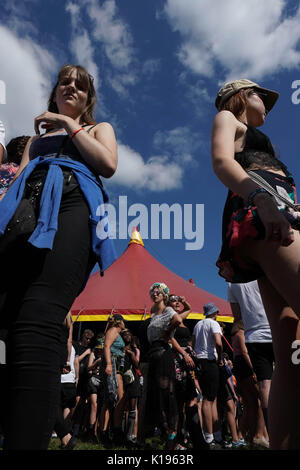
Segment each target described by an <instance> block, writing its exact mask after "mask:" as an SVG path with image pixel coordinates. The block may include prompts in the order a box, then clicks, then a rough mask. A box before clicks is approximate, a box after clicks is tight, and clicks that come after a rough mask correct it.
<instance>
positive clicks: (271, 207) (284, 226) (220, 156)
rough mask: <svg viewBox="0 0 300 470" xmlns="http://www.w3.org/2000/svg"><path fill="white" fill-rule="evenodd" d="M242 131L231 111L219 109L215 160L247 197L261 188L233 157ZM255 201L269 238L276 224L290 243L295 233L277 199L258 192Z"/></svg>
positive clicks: (224, 175)
mask: <svg viewBox="0 0 300 470" xmlns="http://www.w3.org/2000/svg"><path fill="white" fill-rule="evenodd" d="M239 131H240V123H239V121H238V120H237V119H236V118H235V116H234V115H233V114H232V113H231V112H230V111H220V112H219V113H218V114H217V115H216V117H215V119H214V123H213V127H212V144H211V152H212V164H213V169H214V172H215V174H216V175H217V177H218V178H219V179H220V181H221V182H222V183H223V184H224V185H225V186H226V187H227V188H229V189H231V191H232V192H233V193H236V194H239V195H240V196H241V197H242V198H243V199H244V201H245V204H246V203H247V201H248V198H249V196H250V194H251V193H252V192H253V191H255V190H256V189H258V188H259V186H258V185H257V184H256V183H255V182H254V181H252V180H251V178H250V177H249V176H248V174H247V172H246V171H245V170H244V169H243V168H242V167H241V165H240V164H239V163H238V162H237V161H236V160H235V159H234V153H235V139H236V136H237V135H238V133H239ZM253 203H254V204H255V205H256V207H257V211H258V214H259V216H260V218H261V220H262V222H263V224H264V227H265V230H266V236H265V238H266V240H268V239H270V238H272V235H273V230H274V227H276V229H277V230H278V231H279V233H280V238H279V240H280V242H281V244H282V245H285V246H287V245H289V244H290V243H292V242H293V240H294V237H293V235H292V234H291V233H290V232H291V226H290V224H289V222H288V221H287V220H286V218H285V217H284V216H283V215H282V214H281V213H280V211H279V210H278V208H277V206H276V203H275V202H274V199H273V198H272V197H271V196H270V195H269V194H268V193H266V192H261V193H258V194H256V196H255V197H254V198H253Z"/></svg>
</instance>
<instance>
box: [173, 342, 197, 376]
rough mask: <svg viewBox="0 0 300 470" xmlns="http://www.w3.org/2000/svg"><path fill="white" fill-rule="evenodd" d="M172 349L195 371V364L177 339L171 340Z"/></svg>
mask: <svg viewBox="0 0 300 470" xmlns="http://www.w3.org/2000/svg"><path fill="white" fill-rule="evenodd" d="M171 344H172V348H174V349H175V351H177V352H178V353H179V354H181V355H182V356H183V358H184V360H185V362H186V365H187V366H189V367H191V368H192V369H194V367H195V364H194V361H193V359H192V358H191V356H190V355H189V354H188V353H187V352H186V351H185V350H184V349H183V348H182V347H181V346H180V345H179V343H178V341H177V340H176V339H175V338H171Z"/></svg>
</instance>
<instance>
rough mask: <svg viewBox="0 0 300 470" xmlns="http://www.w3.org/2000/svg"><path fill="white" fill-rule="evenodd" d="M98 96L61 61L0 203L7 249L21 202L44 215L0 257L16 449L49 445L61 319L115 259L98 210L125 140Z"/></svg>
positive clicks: (9, 425)
mask: <svg viewBox="0 0 300 470" xmlns="http://www.w3.org/2000/svg"><path fill="white" fill-rule="evenodd" d="M95 102H96V92H95V88H94V84H93V79H92V77H91V76H90V75H89V74H88V72H87V71H86V70H85V69H84V68H83V67H81V66H75V65H66V66H64V67H62V68H61V70H60V71H59V73H58V77H57V82H56V84H55V86H54V88H53V90H52V92H51V95H50V98H49V102H48V110H47V111H45V112H44V113H42V114H41V115H39V116H37V117H36V118H35V120H34V129H35V132H36V135H35V136H34V137H32V138H30V139H29V141H28V143H27V146H26V148H25V151H24V154H23V157H22V161H21V164H20V167H19V170H18V172H17V177H16V179H15V180H14V182H13V184H12V185H11V186H10V187H9V189H8V191H7V192H6V193H5V195H4V197H3V199H2V200H1V202H0V234H3V233H4V236H3V237H2V238H1V237H0V247H2V248H3V243H4V241H7V239H8V238H7V237H8V233H7V231H6V227H10V221H11V220H14V214H17V213H18V208H19V207H25V208H26V213H27V212H30V217H31V220H34V219H35V218H36V220H37V222H36V223H35V224H34V225H33V227H32V228H31V229H30V230H29V229H28V226H27V227H26V230H25V224H23V222H20V225H22V227H23V229H24V234H26V236H25V235H24V236H22V237H20V236H16V238H15V240H14V241H13V242H12V243H11V244H10V243H8V245H7V249H6V251H5V253H4V254H3V255H2V258H1V261H2V272H3V273H4V274H5V278H4V279H1V283H0V284H1V290H5V289H6V294H7V295H6V303H5V305H4V308H3V309H2V311H1V317H2V318H1V321H2V322H3V320H4V319H5V320H7V321H8V323H9V325H8V329H9V335H8V341H7V364H8V373H9V379H8V396H9V406H8V408H7V420H6V422H5V423H4V425H5V444H4V446H5V448H6V449H9V450H10V449H36V450H42V449H47V447H48V444H49V440H50V436H51V432H52V429H53V424H54V420H55V417H56V410H57V406H58V404H59V385H60V384H59V379H60V370H59V350H58V347H59V333H60V328H61V324H62V322H63V320H64V318H65V317H66V315H67V313H68V311H69V309H70V307H71V306H72V304H73V302H74V300H75V298H76V297H77V296H78V295H79V293H80V292H81V291H82V289H83V288H84V286H85V283H86V281H87V279H88V276H89V274H90V272H91V270H92V268H93V266H94V265H95V263H96V261H97V262H98V263H99V266H100V270H101V272H103V271H104V270H105V269H106V268H107V267H108V266H109V265H110V264H111V263H112V262H113V261H114V259H115V256H114V250H113V245H112V241H111V239H110V238H109V236H108V232H107V233H106V238H105V236H104V235H103V234H102V233H100V232H101V230H100V231H99V230H98V231H96V229H97V225H98V224H99V223H100V225H101V224H102V223H104V222H105V220H104V221H103V219H101V217H102V216H100V215H99V213H98V211H99V208H101V207H103V204H104V203H105V202H107V200H108V198H107V194H106V193H105V191H104V189H103V186H102V183H101V180H100V177H99V175H100V176H102V177H105V178H109V177H111V176H112V175H113V173H114V172H115V170H116V167H117V143H116V139H115V134H114V131H113V128H112V127H111V125H110V124H108V123H105V122H101V123H99V124H97V123H96V122H95V120H94V117H93V113H94V107H95ZM40 128H41V129H45V130H46V133H44V134H43V135H41V134H40ZM104 219H105V218H104ZM15 222H17V221H15ZM16 225H18V224H16ZM98 228H99V227H98ZM103 228H104V231H105V230H107V228H108V227H107V226H106V224H105V223H104V226H103ZM11 231H12V232H13V230H11ZM1 244H2V245H1ZM3 277H4V276H3ZM12 279H13V282H11V280H12Z"/></svg>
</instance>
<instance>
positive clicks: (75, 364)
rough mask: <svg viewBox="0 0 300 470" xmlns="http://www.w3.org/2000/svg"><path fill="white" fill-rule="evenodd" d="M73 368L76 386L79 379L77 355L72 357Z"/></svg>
mask: <svg viewBox="0 0 300 470" xmlns="http://www.w3.org/2000/svg"><path fill="white" fill-rule="evenodd" d="M74 369H75V383H76V387H77V384H78V380H79V361H78V356H75V359H74Z"/></svg>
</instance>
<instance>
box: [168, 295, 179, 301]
mask: <svg viewBox="0 0 300 470" xmlns="http://www.w3.org/2000/svg"><path fill="white" fill-rule="evenodd" d="M180 301H181V297H178V295H171V297H170V302H180Z"/></svg>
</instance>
